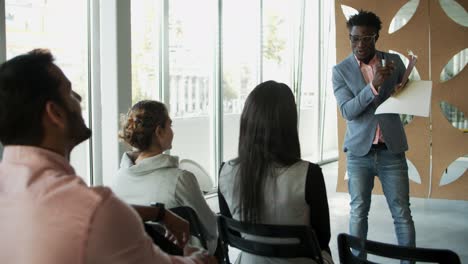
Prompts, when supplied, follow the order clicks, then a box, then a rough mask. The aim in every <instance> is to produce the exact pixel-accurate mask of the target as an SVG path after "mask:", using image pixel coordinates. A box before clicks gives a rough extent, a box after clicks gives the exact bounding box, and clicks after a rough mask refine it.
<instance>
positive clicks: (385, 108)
mask: <svg viewBox="0 0 468 264" xmlns="http://www.w3.org/2000/svg"><path fill="white" fill-rule="evenodd" d="M431 93H432V81H410V82H408V84H407V85H406V87H405V88H404V89H403V90H402V91H401V92H400V93H398V94H397V95H395V96H391V97H389V98H388V99H387V100H385V102H383V103H382V104H381V105H380V106H379V107H377V109H376V111H375V114H376V115H378V114H387V113H394V114H407V115H416V116H424V117H428V116H429V110H430V106H431Z"/></svg>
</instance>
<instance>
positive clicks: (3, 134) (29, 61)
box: [0, 49, 63, 145]
mask: <svg viewBox="0 0 468 264" xmlns="http://www.w3.org/2000/svg"><path fill="white" fill-rule="evenodd" d="M53 61H54V57H53V56H52V54H51V53H50V52H49V51H48V50H43V49H35V50H32V51H30V52H28V53H26V54H22V55H19V56H17V57H14V58H13V59H10V60H8V61H6V62H4V63H3V64H2V65H1V66H0V142H1V143H2V144H4V145H38V144H39V143H40V142H41V140H42V138H43V127H42V114H43V112H44V109H45V104H46V102H47V101H49V100H52V101H55V102H57V103H58V104H60V105H63V104H62V99H61V98H62V97H61V96H60V92H59V85H60V80H59V79H58V78H57V77H56V76H54V74H53V73H52V71H51V69H52V68H51V67H52V66H53V65H54V64H53Z"/></svg>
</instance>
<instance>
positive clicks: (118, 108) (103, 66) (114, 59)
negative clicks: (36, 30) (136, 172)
mask: <svg viewBox="0 0 468 264" xmlns="http://www.w3.org/2000/svg"><path fill="white" fill-rule="evenodd" d="M100 3H101V6H100V9H99V10H100V33H101V34H100V73H101V82H100V84H101V86H100V87H101V94H102V96H101V109H102V113H101V114H102V118H101V128H102V129H101V133H102V135H101V139H102V145H101V146H102V149H101V150H102V151H101V153H102V177H103V184H105V185H108V184H109V183H110V182H111V181H112V178H113V177H114V175H115V174H116V172H117V170H118V168H119V166H118V165H119V160H120V157H121V156H122V154H123V152H124V151H125V146H124V145H123V144H122V143H119V141H118V130H119V126H120V124H119V121H120V114H121V113H126V112H127V111H128V109H129V107H130V105H131V103H132V89H131V87H132V86H131V85H132V82H131V71H130V69H131V31H130V10H131V9H130V0H102V1H101V2H100ZM95 132H97V131H95Z"/></svg>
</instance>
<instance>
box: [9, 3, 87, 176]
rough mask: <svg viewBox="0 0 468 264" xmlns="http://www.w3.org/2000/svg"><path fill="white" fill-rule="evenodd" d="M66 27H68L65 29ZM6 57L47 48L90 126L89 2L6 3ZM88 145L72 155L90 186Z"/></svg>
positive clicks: (72, 160) (78, 147)
mask: <svg viewBox="0 0 468 264" xmlns="http://www.w3.org/2000/svg"><path fill="white" fill-rule="evenodd" d="M65 25H66V26H65ZM5 26H6V40H7V41H6V54H7V59H11V58H12V57H14V56H17V55H19V54H23V53H26V52H28V51H30V50H32V49H35V48H47V49H49V50H50V51H51V52H52V54H53V55H54V56H55V58H56V63H57V65H58V66H59V67H60V68H61V69H62V70H63V72H64V73H65V75H66V76H67V77H68V79H70V81H71V83H72V87H73V89H74V90H75V91H76V92H77V93H79V94H80V95H81V97H82V99H83V100H82V110H83V118H84V119H85V121H86V122H87V123H89V120H88V116H89V109H88V100H89V94H88V38H87V34H88V31H87V26H88V24H87V1H63V0H6V1H5ZM89 153H90V152H89V144H88V142H84V143H82V144H80V145H79V146H77V147H76V148H75V149H74V150H73V152H72V153H71V162H72V165H73V166H74V168H75V170H76V172H77V174H78V175H80V176H81V177H83V179H84V180H85V181H86V182H88V183H89V182H90V162H89V161H90V158H89V156H90V155H89Z"/></svg>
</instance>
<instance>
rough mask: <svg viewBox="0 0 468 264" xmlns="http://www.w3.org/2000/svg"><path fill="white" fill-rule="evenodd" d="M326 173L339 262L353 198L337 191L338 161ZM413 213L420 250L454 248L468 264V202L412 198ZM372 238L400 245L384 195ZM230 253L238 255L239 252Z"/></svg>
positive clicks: (377, 203)
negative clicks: (339, 237)
mask: <svg viewBox="0 0 468 264" xmlns="http://www.w3.org/2000/svg"><path fill="white" fill-rule="evenodd" d="M322 170H323V174H324V176H325V182H326V185H327V193H328V203H329V207H330V221H331V232H332V239H331V241H330V248H331V250H332V255H333V259H334V260H335V262H336V263H339V260H338V252H337V242H336V237H337V235H338V234H339V233H346V232H348V220H349V195H348V194H347V193H337V192H336V191H335V189H336V179H337V173H338V164H337V162H333V163H330V164H327V165H323V166H322ZM208 202H209V204H210V206H211V207H212V208H213V210H214V211H219V209H216V208H217V199H216V197H213V198H211V199H208ZM411 210H412V214H413V219H414V222H415V226H416V244H417V246H418V247H427V248H446V249H450V250H453V251H455V252H456V253H457V254H458V255H459V256H460V258H461V261H462V263H468V201H451V200H441V199H422V198H411ZM368 238H369V239H371V240H376V241H381V242H386V243H396V237H395V234H394V229H393V220H392V217H391V215H390V211H389V210H388V206H387V203H386V201H385V198H384V196H383V195H374V196H373V197H372V205H371V211H370V214H369V236H368ZM230 253H231V254H235V253H236V251H232V252H230ZM231 254H230V255H231ZM374 260H376V261H379V262H381V263H398V262H392V261H390V260H386V259H377V258H374Z"/></svg>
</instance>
